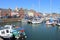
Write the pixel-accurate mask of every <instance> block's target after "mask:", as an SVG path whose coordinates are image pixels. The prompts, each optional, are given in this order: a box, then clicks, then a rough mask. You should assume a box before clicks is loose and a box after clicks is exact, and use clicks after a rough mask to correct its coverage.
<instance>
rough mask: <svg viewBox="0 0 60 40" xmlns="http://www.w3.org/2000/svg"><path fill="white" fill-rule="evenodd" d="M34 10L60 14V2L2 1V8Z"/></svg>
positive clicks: (0, 1) (0, 5)
mask: <svg viewBox="0 0 60 40" xmlns="http://www.w3.org/2000/svg"><path fill="white" fill-rule="evenodd" d="M16 7H18V8H24V9H34V10H36V11H39V12H42V13H53V12H56V13H60V0H0V8H11V9H15V8H16Z"/></svg>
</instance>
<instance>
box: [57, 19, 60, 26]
mask: <svg viewBox="0 0 60 40" xmlns="http://www.w3.org/2000/svg"><path fill="white" fill-rule="evenodd" d="M57 25H58V26H60V18H57Z"/></svg>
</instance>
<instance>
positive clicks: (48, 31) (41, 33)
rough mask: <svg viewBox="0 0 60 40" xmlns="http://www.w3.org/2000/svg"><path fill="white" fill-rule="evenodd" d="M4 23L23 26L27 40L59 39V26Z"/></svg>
mask: <svg viewBox="0 0 60 40" xmlns="http://www.w3.org/2000/svg"><path fill="white" fill-rule="evenodd" d="M5 24H14V25H18V26H20V27H24V29H25V32H26V34H27V36H28V38H27V40H60V26H52V25H46V24H45V23H42V24H27V23H20V22H11V23H4V24H3V25H5Z"/></svg>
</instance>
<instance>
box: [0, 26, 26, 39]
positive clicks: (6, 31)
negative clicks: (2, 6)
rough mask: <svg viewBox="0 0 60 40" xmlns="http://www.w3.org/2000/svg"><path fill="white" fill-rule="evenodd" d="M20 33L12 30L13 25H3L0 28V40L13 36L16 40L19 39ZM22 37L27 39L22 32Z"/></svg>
mask: <svg viewBox="0 0 60 40" xmlns="http://www.w3.org/2000/svg"><path fill="white" fill-rule="evenodd" d="M20 33H21V32H20V31H17V30H16V28H13V25H5V26H4V27H1V28H0V38H11V37H13V35H14V36H15V38H16V39H19V37H21V35H20ZM22 35H23V36H25V38H27V37H26V34H25V32H23V33H22Z"/></svg>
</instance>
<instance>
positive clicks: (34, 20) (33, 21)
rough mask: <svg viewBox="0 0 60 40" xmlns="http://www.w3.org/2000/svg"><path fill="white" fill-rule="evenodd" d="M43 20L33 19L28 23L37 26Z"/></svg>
mask: <svg viewBox="0 0 60 40" xmlns="http://www.w3.org/2000/svg"><path fill="white" fill-rule="evenodd" d="M43 20H44V18H33V19H32V20H28V23H32V24H35V23H37V24H39V23H42V22H43Z"/></svg>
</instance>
